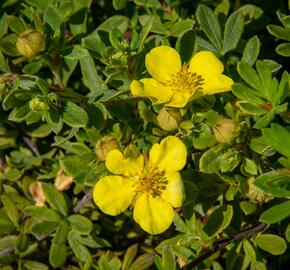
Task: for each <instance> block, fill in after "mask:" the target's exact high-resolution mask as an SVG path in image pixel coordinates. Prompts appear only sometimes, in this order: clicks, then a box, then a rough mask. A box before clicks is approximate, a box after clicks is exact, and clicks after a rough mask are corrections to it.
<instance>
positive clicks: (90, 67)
mask: <svg viewBox="0 0 290 270" xmlns="http://www.w3.org/2000/svg"><path fill="white" fill-rule="evenodd" d="M80 65H81V71H82V75H83V82H84V85H85V86H86V87H87V88H88V89H89V90H90V91H91V92H93V93H95V94H96V95H101V94H102V93H103V92H104V90H105V89H106V87H105V85H104V82H103V80H102V78H101V77H100V76H99V74H98V73H97V70H96V66H95V63H94V60H93V58H92V57H91V56H90V55H89V56H87V57H83V58H82V59H81V60H80Z"/></svg>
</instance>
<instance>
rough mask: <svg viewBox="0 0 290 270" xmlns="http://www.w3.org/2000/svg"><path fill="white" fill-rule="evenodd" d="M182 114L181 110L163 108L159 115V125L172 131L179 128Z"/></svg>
mask: <svg viewBox="0 0 290 270" xmlns="http://www.w3.org/2000/svg"><path fill="white" fill-rule="evenodd" d="M181 119H182V116H181V114H180V112H179V110H176V109H169V108H165V107H164V108H162V109H161V110H160V112H159V114H158V116H157V122H158V124H159V126H160V127H161V128H162V129H163V130H166V131H172V130H175V129H177V128H178V126H179V124H180V122H181Z"/></svg>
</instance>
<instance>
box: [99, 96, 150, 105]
mask: <svg viewBox="0 0 290 270" xmlns="http://www.w3.org/2000/svg"><path fill="white" fill-rule="evenodd" d="M146 99H147V98H146V97H132V98H124V99H109V100H104V101H102V100H101V101H100V102H101V103H103V104H126V103H129V102H138V101H140V100H146Z"/></svg>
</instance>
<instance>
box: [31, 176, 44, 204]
mask: <svg viewBox="0 0 290 270" xmlns="http://www.w3.org/2000/svg"><path fill="white" fill-rule="evenodd" d="M29 192H30V194H31V196H32V198H33V200H34V201H35V202H36V205H39V206H44V204H45V201H46V198H45V195H44V193H43V189H42V183H41V182H39V181H36V182H33V183H32V184H31V185H30V186H29Z"/></svg>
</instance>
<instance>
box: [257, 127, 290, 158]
mask: <svg viewBox="0 0 290 270" xmlns="http://www.w3.org/2000/svg"><path fill="white" fill-rule="evenodd" d="M262 133H263V138H264V139H265V141H266V143H267V144H269V145H271V146H272V147H273V148H274V149H275V150H277V151H278V152H279V153H280V154H282V155H284V156H286V157H287V158H288V159H290V132H289V131H288V129H286V128H284V127H282V126H280V125H279V124H272V125H271V128H265V129H263V130H262Z"/></svg>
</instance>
